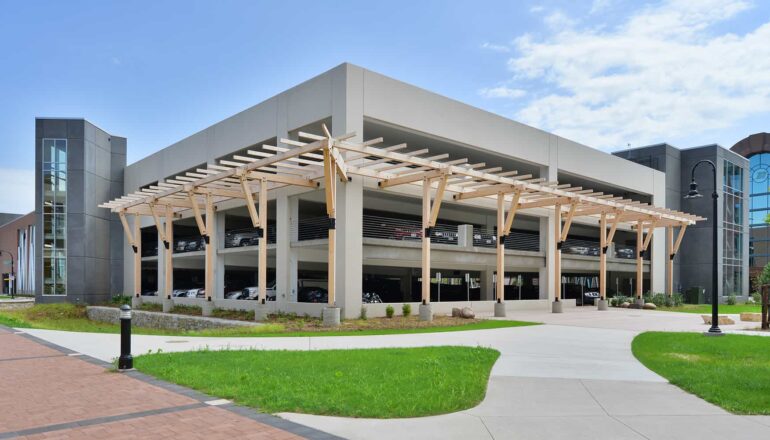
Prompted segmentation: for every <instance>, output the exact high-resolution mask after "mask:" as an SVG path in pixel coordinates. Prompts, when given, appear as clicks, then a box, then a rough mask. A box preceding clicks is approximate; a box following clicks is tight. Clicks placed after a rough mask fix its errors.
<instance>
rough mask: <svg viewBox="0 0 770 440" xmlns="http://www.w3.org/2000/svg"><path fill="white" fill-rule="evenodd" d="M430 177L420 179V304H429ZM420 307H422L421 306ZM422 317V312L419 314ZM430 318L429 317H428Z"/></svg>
mask: <svg viewBox="0 0 770 440" xmlns="http://www.w3.org/2000/svg"><path fill="white" fill-rule="evenodd" d="M430 234H431V231H430V179H428V178H425V179H423V181H422V285H421V287H422V296H421V299H422V305H423V306H427V305H429V304H430V278H431V276H430ZM421 309H422V308H421ZM420 318H422V313H421V314H420ZM428 320H430V319H428Z"/></svg>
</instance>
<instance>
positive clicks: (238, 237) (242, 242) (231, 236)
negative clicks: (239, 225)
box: [225, 231, 259, 247]
mask: <svg viewBox="0 0 770 440" xmlns="http://www.w3.org/2000/svg"><path fill="white" fill-rule="evenodd" d="M258 240H259V236H257V232H256V231H238V232H228V233H227V234H225V247H240V246H251V245H253V244H257V242H258Z"/></svg>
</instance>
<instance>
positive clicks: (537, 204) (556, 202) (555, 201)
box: [519, 197, 570, 210]
mask: <svg viewBox="0 0 770 440" xmlns="http://www.w3.org/2000/svg"><path fill="white" fill-rule="evenodd" d="M569 201H570V199H569V197H553V198H547V199H543V200H537V201H534V202H523V203H519V210H522V209H532V208H544V207H547V206H561V205H562V204H563V203H569Z"/></svg>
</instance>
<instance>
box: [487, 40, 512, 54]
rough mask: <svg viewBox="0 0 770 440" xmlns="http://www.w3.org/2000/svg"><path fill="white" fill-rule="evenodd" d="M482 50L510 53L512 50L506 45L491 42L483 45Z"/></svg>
mask: <svg viewBox="0 0 770 440" xmlns="http://www.w3.org/2000/svg"><path fill="white" fill-rule="evenodd" d="M481 48H482V49H487V50H491V51H493V52H510V51H511V48H510V47H508V46H506V45H504V44H494V43H489V42H485V43H484V44H482V45H481Z"/></svg>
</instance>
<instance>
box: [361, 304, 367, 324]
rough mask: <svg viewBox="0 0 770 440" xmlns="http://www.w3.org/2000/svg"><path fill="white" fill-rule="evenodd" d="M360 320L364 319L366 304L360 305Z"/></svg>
mask: <svg viewBox="0 0 770 440" xmlns="http://www.w3.org/2000/svg"><path fill="white" fill-rule="evenodd" d="M360 318H361V320H362V321H366V306H361V317H360Z"/></svg>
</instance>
